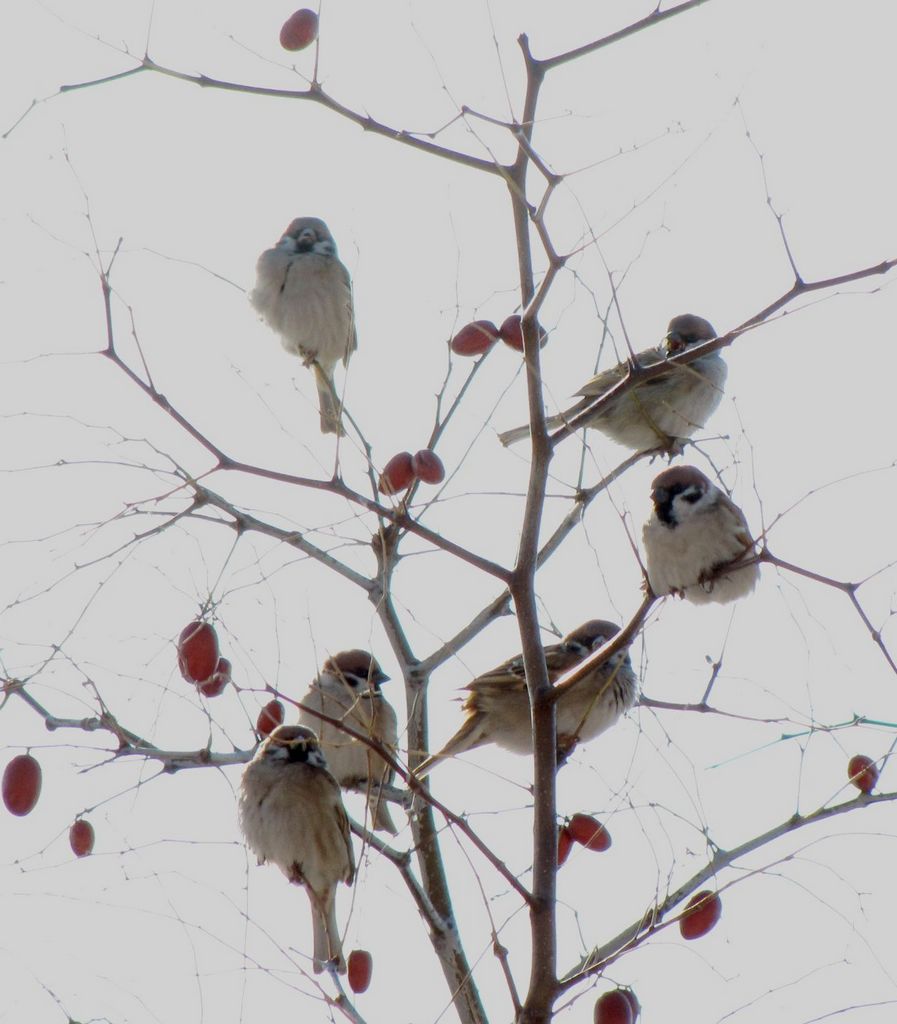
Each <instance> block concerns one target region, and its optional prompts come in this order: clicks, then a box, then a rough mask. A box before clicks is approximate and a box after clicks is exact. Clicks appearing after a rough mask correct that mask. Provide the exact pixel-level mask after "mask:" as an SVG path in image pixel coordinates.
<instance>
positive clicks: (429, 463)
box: [411, 448, 445, 484]
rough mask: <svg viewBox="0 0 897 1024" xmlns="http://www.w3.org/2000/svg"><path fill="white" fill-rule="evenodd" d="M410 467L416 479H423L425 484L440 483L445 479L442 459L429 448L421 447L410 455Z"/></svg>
mask: <svg viewBox="0 0 897 1024" xmlns="http://www.w3.org/2000/svg"><path fill="white" fill-rule="evenodd" d="M411 469H412V472H413V473H414V475H415V476H416V477H417V478H418V480H423V482H424V483H425V484H441V483H442V481H443V480H445V466H443V464H442V459H440V458H439V456H438V455H437V454H436V452H431V451H430V449H429V448H422V449H421V450H420V451H419V452H416V453H415V454H414V455H413V456H412V459H411Z"/></svg>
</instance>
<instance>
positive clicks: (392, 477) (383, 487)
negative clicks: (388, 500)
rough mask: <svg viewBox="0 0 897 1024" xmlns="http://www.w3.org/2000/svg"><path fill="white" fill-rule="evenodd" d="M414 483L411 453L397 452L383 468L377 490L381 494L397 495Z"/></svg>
mask: <svg viewBox="0 0 897 1024" xmlns="http://www.w3.org/2000/svg"><path fill="white" fill-rule="evenodd" d="M413 483H414V463H413V461H412V458H411V452H399V454H398V455H393V457H392V458H391V459H390V460H389V462H387V463H386V465H385V466H384V467H383V472H382V473H381V474H380V483H379V484H378V485H377V490H379V491H380V493H381V494H398V492H399V491H404V490H407V489H408V488H409V487H410V486H411V485H412V484H413Z"/></svg>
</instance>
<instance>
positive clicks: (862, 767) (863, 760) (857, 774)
mask: <svg viewBox="0 0 897 1024" xmlns="http://www.w3.org/2000/svg"><path fill="white" fill-rule="evenodd" d="M847 778H848V779H850V781H851V782H852V783H853V784H854V786H856V788H857V789H858V790H860V792H862V793H871V792H872V790H873V789H875V787H876V786H877V785H878V766H877V765H876V763H875V762H874V761H873V760H872V758H871V757H866V755H865V754H854V755H853V757H852V758H851V759H850V763H849V764H848V765H847Z"/></svg>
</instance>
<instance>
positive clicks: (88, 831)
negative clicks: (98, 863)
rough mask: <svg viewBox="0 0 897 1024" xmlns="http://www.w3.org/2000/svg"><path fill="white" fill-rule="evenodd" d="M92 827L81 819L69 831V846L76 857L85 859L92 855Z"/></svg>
mask: <svg viewBox="0 0 897 1024" xmlns="http://www.w3.org/2000/svg"><path fill="white" fill-rule="evenodd" d="M93 841H94V834H93V825H91V823H90V822H89V821H85V820H84V819H83V818H78V820H77V821H76V822H75V823H74V825H72V827H71V828H70V829H69V846H71V848H72V853H73V854H74V855H75V856H76V857H86V856H87V855H88V854H90V853H93Z"/></svg>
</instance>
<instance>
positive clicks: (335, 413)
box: [312, 362, 346, 436]
mask: <svg viewBox="0 0 897 1024" xmlns="http://www.w3.org/2000/svg"><path fill="white" fill-rule="evenodd" d="M312 367H313V369H314V371H315V385H316V387H317V389H318V409H319V410H320V412H321V433H322V434H338V435H340V436H343V435H344V434H345V433H346V432H345V430H343V426H342V423H341V422H340V403H339V399H338V398H337V397H336V389H335V388H334V386H333V379H332V377H331V376H330V374H329V373H327V372H326V371H325V370H324V369H322V367H321V365H320V364H319V363H317V362H315V363H312Z"/></svg>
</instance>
